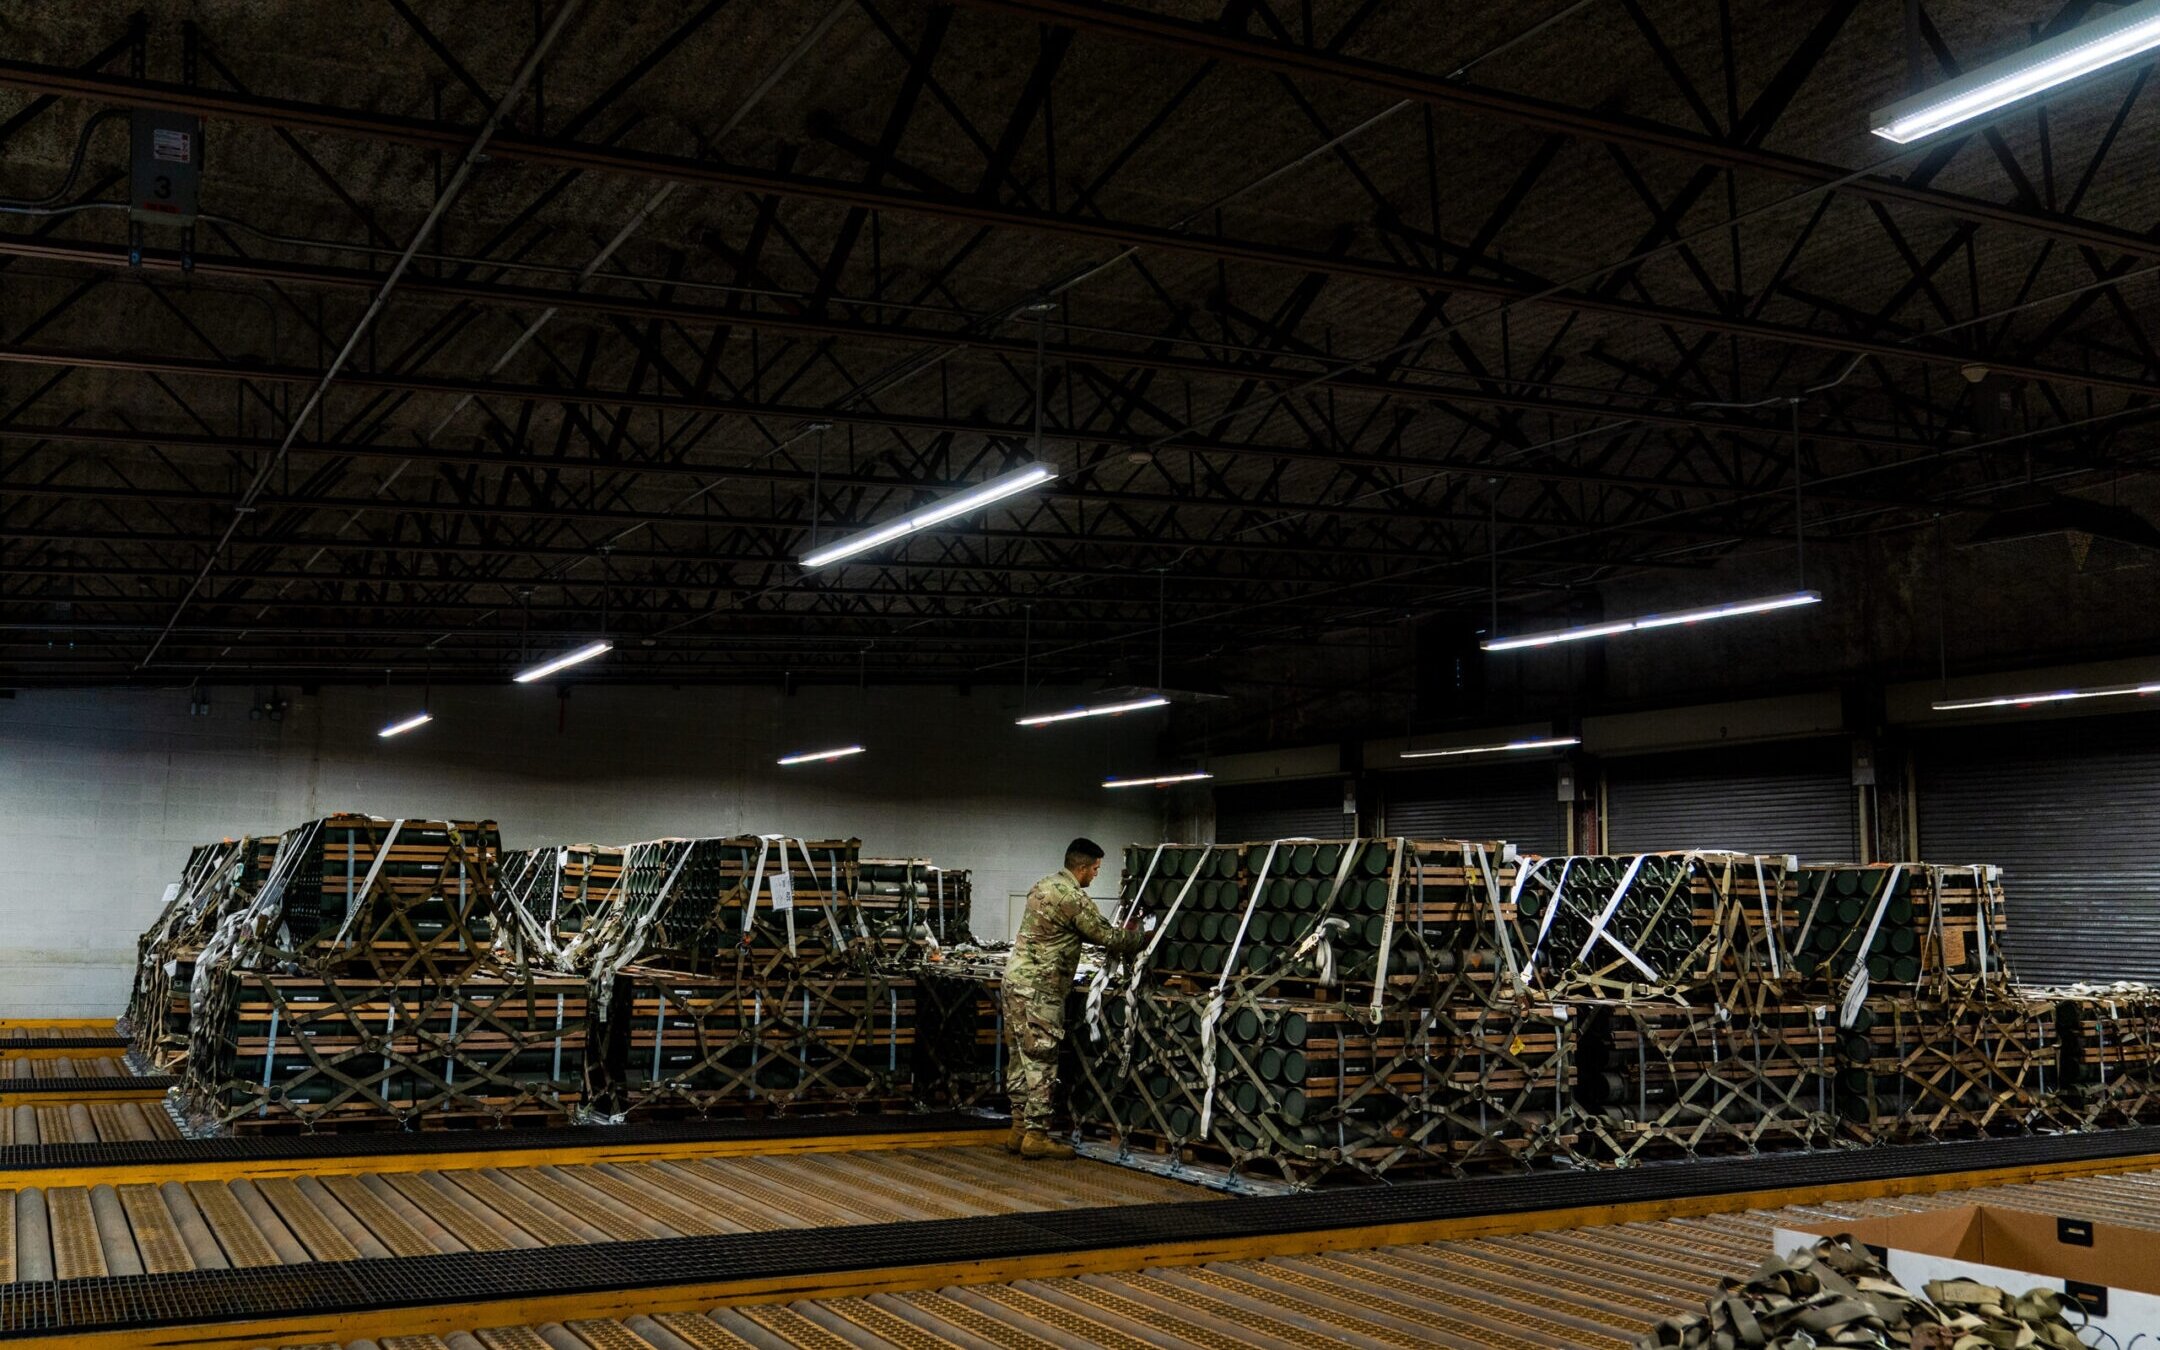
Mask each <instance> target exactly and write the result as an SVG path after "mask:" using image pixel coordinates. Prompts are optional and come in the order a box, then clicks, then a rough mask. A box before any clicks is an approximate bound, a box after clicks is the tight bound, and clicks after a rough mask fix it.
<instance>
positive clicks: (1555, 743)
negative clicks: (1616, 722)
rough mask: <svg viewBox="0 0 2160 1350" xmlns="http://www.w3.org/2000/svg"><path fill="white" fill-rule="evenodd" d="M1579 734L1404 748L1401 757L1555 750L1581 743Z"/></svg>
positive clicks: (1445, 756)
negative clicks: (1449, 747) (1454, 746)
mask: <svg viewBox="0 0 2160 1350" xmlns="http://www.w3.org/2000/svg"><path fill="white" fill-rule="evenodd" d="M1581 744H1582V737H1580V736H1544V737H1540V738H1538V739H1536V740H1529V741H1508V742H1505V743H1504V744H1501V745H1469V746H1464V747H1463V748H1462V749H1460V750H1405V751H1403V752H1402V755H1401V756H1400V757H1401V758H1403V759H1445V758H1447V757H1448V756H1449V755H1497V754H1500V753H1501V752H1503V751H1507V750H1556V749H1558V748H1559V747H1561V746H1563V745H1581Z"/></svg>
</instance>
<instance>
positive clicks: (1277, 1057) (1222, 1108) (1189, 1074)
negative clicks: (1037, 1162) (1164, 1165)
mask: <svg viewBox="0 0 2160 1350" xmlns="http://www.w3.org/2000/svg"><path fill="white" fill-rule="evenodd" d="M1208 1009H1209V1003H1208V1001H1207V1000H1203V999H1199V998H1196V997H1193V996H1191V995H1182V994H1174V993H1151V994H1148V995H1145V996H1143V997H1141V998H1139V999H1136V1000H1132V1001H1129V1002H1126V1001H1120V1002H1117V1003H1113V1004H1111V1005H1109V1015H1108V1016H1107V1018H1106V1019H1105V1026H1104V1028H1103V1031H1104V1035H1103V1036H1102V1037H1101V1039H1096V1038H1094V1037H1093V1036H1091V1035H1088V1034H1081V1035H1077V1036H1072V1037H1068V1039H1067V1046H1068V1055H1067V1060H1068V1063H1067V1065H1066V1066H1065V1068H1064V1071H1063V1073H1062V1075H1061V1077H1062V1078H1063V1079H1064V1081H1066V1082H1067V1083H1068V1084H1069V1087H1070V1096H1071V1106H1072V1111H1073V1116H1074V1119H1075V1121H1076V1123H1077V1124H1078V1125H1079V1126H1080V1128H1081V1129H1082V1131H1083V1132H1084V1133H1087V1134H1090V1135H1093V1136H1096V1137H1098V1138H1103V1139H1107V1140H1110V1141H1111V1142H1113V1143H1114V1144H1116V1145H1117V1146H1118V1147H1119V1148H1121V1149H1122V1150H1125V1151H1127V1152H1137V1153H1155V1154H1163V1155H1169V1156H1171V1157H1175V1158H1177V1159H1179V1160H1181V1161H1191V1162H1200V1163H1206V1164H1213V1165H1216V1166H1218V1167H1221V1168H1224V1169H1226V1170H1227V1171H1228V1172H1229V1174H1230V1175H1232V1176H1240V1177H1248V1178H1264V1179H1267V1180H1271V1181H1282V1182H1288V1183H1291V1184H1294V1185H1310V1184H1312V1183H1314V1182H1317V1181H1319V1180H1321V1179H1323V1178H1326V1177H1329V1176H1333V1175H1337V1174H1344V1175H1348V1174H1358V1175H1363V1176H1366V1177H1373V1178H1379V1177H1388V1176H1396V1177H1400V1176H1410V1175H1433V1174H1450V1173H1460V1172H1464V1171H1468V1170H1471V1169H1473V1168H1478V1167H1490V1166H1495V1165H1520V1164H1527V1163H1529V1162H1532V1161H1535V1160H1537V1159H1539V1158H1542V1157H1546V1156H1550V1155H1555V1154H1565V1153H1567V1152H1569V1151H1571V1149H1572V1145H1573V1140H1572V1138H1571V1137H1569V1136H1568V1135H1567V1133H1566V1126H1567V1123H1568V1121H1569V1118H1570V1113H1569V1110H1568V1101H1567V1077H1568V1074H1567V1064H1566V1055H1567V1045H1566V1040H1565V1037H1564V1036H1563V1035H1562V1034H1561V1030H1560V1027H1559V1024H1558V1023H1557V1022H1556V1021H1555V1020H1554V1019H1552V1018H1551V1017H1549V1016H1542V1015H1539V1014H1537V1013H1535V1012H1529V1011H1516V1010H1503V1009H1467V1008H1466V1009H1457V1010H1454V1013H1453V1015H1452V1016H1443V1017H1441V1018H1438V1019H1433V1018H1428V1017H1424V1016H1421V1015H1419V1014H1417V1013H1415V1012H1412V1011H1409V1010H1400V1009H1398V1010H1394V1011H1391V1012H1390V1013H1388V1014H1386V1015H1384V1016H1382V1017H1381V1018H1380V1019H1379V1021H1378V1022H1377V1023H1375V1022H1372V1021H1369V1020H1368V1019H1367V1017H1366V1015H1365V1013H1364V1010H1362V1009H1355V1008H1348V1007H1345V1006H1343V1005H1340V1004H1326V1003H1315V1002H1311V1001H1305V1000H1289V999H1261V1000H1251V1001H1245V1002H1241V1003H1240V1004H1239V1005H1238V1006H1237V1007H1236V1008H1235V1009H1234V1010H1232V1011H1230V1012H1228V1013H1226V1014H1225V1015H1223V1016H1222V1017H1220V1018H1219V1019H1217V1020H1216V1021H1215V1023H1214V1024H1213V1025H1212V1027H1210V1023H1209V1018H1208Z"/></svg>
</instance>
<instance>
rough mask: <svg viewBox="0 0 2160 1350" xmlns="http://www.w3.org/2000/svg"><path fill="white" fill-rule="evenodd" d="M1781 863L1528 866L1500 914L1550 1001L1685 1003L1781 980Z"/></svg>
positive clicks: (1513, 962)
mask: <svg viewBox="0 0 2160 1350" xmlns="http://www.w3.org/2000/svg"><path fill="white" fill-rule="evenodd" d="M1790 870H1791V869H1790V860H1789V859H1787V858H1785V857H1782V856H1767V857H1766V856H1762V855H1757V854H1746V853H1723V852H1706V851H1693V852H1685V853H1638V854H1630V855H1602V856H1601V855H1591V856H1578V857H1538V858H1527V859H1524V860H1523V861H1522V862H1521V863H1520V865H1519V866H1518V868H1517V869H1516V872H1515V882H1514V886H1513V888H1512V889H1511V891H1510V893H1509V897H1508V899H1509V903H1508V904H1507V905H1506V906H1505V907H1501V908H1500V909H1499V911H1498V912H1497V913H1496V914H1495V915H1494V922H1495V924H1496V925H1497V926H1498V927H1499V928H1500V929H1501V930H1502V932H1501V946H1502V949H1503V950H1502V953H1501V954H1502V957H1503V959H1504V960H1506V961H1507V962H1508V964H1509V968H1510V969H1512V970H1515V971H1518V972H1519V973H1520V978H1521V982H1522V983H1523V985H1524V986H1525V987H1527V988H1530V989H1534V990H1535V991H1536V992H1537V993H1538V994H1539V995H1540V996H1541V997H1551V998H1574V997H1582V998H1590V999H1623V998H1650V999H1678V1000H1682V1001H1686V1002H1691V1003H1692V1002H1699V1001H1702V1000H1703V999H1704V998H1705V997H1706V996H1707V997H1711V998H1715V997H1718V996H1719V992H1718V991H1725V990H1732V989H1737V988H1740V987H1744V986H1747V985H1750V984H1753V983H1755V982H1758V981H1761V980H1765V979H1770V980H1776V979H1780V978H1782V977H1783V976H1784V974H1785V967H1786V961H1785V957H1784V952H1783V949H1782V944H1781V942H1780V940H1779V933H1778V915H1779V913H1780V912H1781V905H1782V902H1783V898H1784V896H1785V895H1786V893H1787V890H1788V881H1787V877H1788V875H1789V872H1790Z"/></svg>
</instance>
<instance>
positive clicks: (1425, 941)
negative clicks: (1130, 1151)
mask: <svg viewBox="0 0 2160 1350" xmlns="http://www.w3.org/2000/svg"><path fill="white" fill-rule="evenodd" d="M1790 874H1791V866H1790V860H1788V859H1785V858H1772V857H1756V856H1753V855H1736V854H1720V853H1701V852H1695V853H1675V854H1644V855H1631V856H1625V857H1574V858H1535V859H1523V860H1518V859H1516V858H1515V856H1514V855H1513V853H1512V851H1511V850H1509V849H1508V848H1507V847H1506V846H1504V845H1501V844H1497V843H1476V842H1446V841H1440V842H1416V841H1410V840H1403V839H1393V840H1387V839H1381V840H1339V841H1308V840H1295V841H1293V840H1285V841H1278V842H1275V843H1255V844H1243V845H1213V846H1208V847H1205V848H1192V849H1180V848H1165V849H1158V850H1152V851H1151V850H1128V852H1127V856H1126V886H1125V889H1124V895H1123V909H1124V914H1125V916H1126V917H1135V916H1137V917H1139V918H1141V919H1142V920H1143V921H1152V923H1153V924H1154V932H1155V936H1154V937H1153V939H1152V940H1151V945H1150V947H1149V948H1148V950H1147V952H1146V954H1145V955H1143V956H1142V957H1141V958H1140V960H1139V961H1138V962H1137V963H1136V973H1119V974H1117V975H1114V976H1111V977H1106V978H1105V979H1104V980H1103V981H1102V988H1101V989H1100V990H1098V991H1094V992H1092V993H1091V995H1090V998H1089V1006H1090V1011H1089V1013H1088V1015H1087V1018H1086V1022H1087V1027H1088V1032H1087V1034H1086V1035H1085V1036H1084V1037H1077V1038H1075V1039H1076V1043H1077V1046H1078V1050H1077V1054H1076V1057H1075V1063H1074V1064H1073V1066H1072V1074H1073V1081H1074V1083H1075V1092H1074V1111H1075V1114H1076V1117H1077V1118H1078V1119H1079V1120H1080V1121H1081V1122H1082V1124H1083V1125H1084V1126H1085V1127H1087V1128H1088V1129H1089V1130H1090V1131H1091V1132H1093V1133H1096V1134H1098V1135H1101V1136H1104V1137H1107V1138H1113V1139H1115V1140H1116V1141H1117V1142H1118V1144H1119V1145H1120V1146H1121V1147H1125V1148H1131V1147H1135V1146H1144V1147H1146V1148H1149V1149H1153V1150H1157V1151H1162V1152H1176V1153H1179V1154H1182V1155H1189V1156H1195V1157H1209V1158H1213V1159H1214V1160H1216V1161H1218V1162H1221V1163H1224V1164H1226V1165H1227V1166H1228V1167H1229V1168H1230V1169H1231V1170H1232V1171H1233V1172H1237V1173H1243V1174H1253V1173H1265V1174H1267V1175H1270V1176H1272V1177H1279V1178H1281V1179H1285V1180H1288V1181H1291V1182H1294V1183H1308V1182H1310V1181H1312V1180H1315V1179H1317V1178H1319V1177H1322V1176H1325V1175H1328V1174H1329V1173H1331V1172H1336V1171H1354V1172H1359V1173H1363V1174H1365V1175H1368V1176H1383V1175H1402V1174H1407V1173H1412V1172H1418V1171H1425V1172H1433V1171H1461V1170H1465V1169H1468V1168H1471V1167H1475V1166H1479V1165H1483V1164H1491V1163H1498V1162H1511V1163H1528V1162H1532V1161H1536V1160H1539V1159H1547V1158H1559V1159H1568V1160H1572V1161H1576V1162H1601V1163H1607V1164H1627V1163H1633V1162H1636V1161H1639V1160H1644V1159H1648V1158H1652V1157H1667V1156H1695V1155H1698V1154H1704V1153H1715V1152H1743V1151H1755V1150H1759V1149H1768V1148H1780V1147H1805V1146H1809V1145H1813V1144H1818V1143H1821V1142H1825V1141H1826V1140H1827V1138H1828V1136H1829V1133H1830V1121H1829V1116H1828V1113H1827V1095H1828V1081H1827V1066H1828V1056H1829V1052H1830V1047H1829V1036H1828V1032H1827V1029H1826V1027H1825V1025H1824V1023H1823V1019H1822V1018H1821V1017H1820V1016H1819V1015H1818V1013H1817V1012H1816V1011H1815V1009H1814V1008H1813V1007H1811V1006H1809V1005H1807V1004H1806V1003H1805V1002H1804V1001H1801V1000H1800V999H1798V998H1797V989H1796V982H1795V981H1794V979H1793V977H1792V974H1791V972H1790V971H1789V969H1788V968H1787V966H1786V963H1785V961H1784V957H1783V951H1782V945H1781V942H1780V940H1779V916H1780V915H1781V913H1782V912H1783V908H1784V905H1785V902H1786V899H1787V897H1788V895H1789V892H1790V890H1791V884H1792V883H1791V876H1790Z"/></svg>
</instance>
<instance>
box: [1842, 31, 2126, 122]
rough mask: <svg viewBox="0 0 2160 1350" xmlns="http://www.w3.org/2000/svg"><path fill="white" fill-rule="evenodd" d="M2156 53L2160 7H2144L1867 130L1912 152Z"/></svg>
mask: <svg viewBox="0 0 2160 1350" xmlns="http://www.w3.org/2000/svg"><path fill="white" fill-rule="evenodd" d="M2156 48H2160V0H2140V3H2137V4H2131V5H2124V6H2123V7H2122V8H2121V9H2119V10H2116V11H2115V12H2114V13H2113V14H2110V15H2108V16H2107V17H2106V18H2104V19H2097V20H2095V21H2093V22H2092V23H2087V24H2080V25H2078V26H2077V27H2076V28H2073V29H2071V30H2070V31H2069V32H2067V33H2063V34H2060V35H2058V36H2056V37H2052V38H2049V39H2047V40H2046V41H2045V42H2036V43H2034V44H2033V45H2032V46H2030V47H2028V48H2026V49H2025V50H2024V51H2021V52H2019V53H2018V54H2017V55H2015V56H2009V57H2005V58H2003V59H2002V60H2000V61H1994V62H1990V63H1989V64H1987V65H1984V66H1982V67H1980V69H1978V70H1975V71H1972V72H1970V73H1969V74H1965V75H1961V76H1959V77H1958V78H1956V79H1954V80H1950V81H1947V82H1945V83H1943V84H1939V85H1937V86H1935V87H1934V88H1933V89H1929V90H1927V91H1925V92H1923V93H1918V94H1914V95H1913V96H1912V97H1911V98H1907V99H1901V100H1899V101H1898V102H1896V103H1893V104H1891V105H1890V106H1889V107H1887V108H1883V109H1881V110H1880V111H1878V112H1876V113H1875V115H1874V116H1873V117H1871V118H1869V119H1868V129H1869V130H1870V131H1872V132H1874V133H1875V134H1876V135H1878V136H1880V137H1882V138H1883V139H1884V140H1886V141H1895V142H1897V143H1898V144H1899V145H1908V144H1910V143H1912V142H1913V141H1917V140H1919V139H1921V138H1922V137H1924V136H1932V135H1934V134H1935V133H1936V132H1938V131H1944V130H1947V129H1949V128H1951V127H1954V126H1958V125H1960V124H1962V123H1965V122H1970V121H1972V120H1974V119H1975V118H1980V117H1985V116H1986V115H1987V114H1989V113H1991V112H1997V111H2000V110H2001V109H2003V108H2007V107H2009V106H2010V105H2011V104H2013V103H2017V102H2019V101H2021V100H2023V99H2027V98H2031V97H2032V96H2033V95H2035V94H2043V93H2046V92H2047V91H2048V90H2050V89H2059V88H2061V87H2062V86H2063V85H2066V84H2068V83H2070V82H2071V81H2072V80H2077V79H2082V78H2083V77H2085V76H2087V75H2093V74H2097V73H2098V72H2100V71H2103V70H2106V69H2108V68H2110V67H2112V66H2119V65H2121V64H2123V63H2124V62H2126V61H2130V60H2133V59H2135V58H2137V57H2140V56H2144V55H2147V54H2149V53H2151V52H2152V51H2154V50H2155V49H2156Z"/></svg>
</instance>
